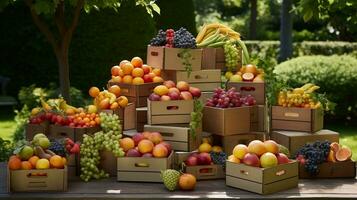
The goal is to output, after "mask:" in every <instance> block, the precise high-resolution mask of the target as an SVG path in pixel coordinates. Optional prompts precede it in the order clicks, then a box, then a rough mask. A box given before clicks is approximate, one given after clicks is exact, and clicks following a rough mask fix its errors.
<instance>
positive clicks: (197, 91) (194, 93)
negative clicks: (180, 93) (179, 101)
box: [189, 87, 201, 98]
mask: <svg viewBox="0 0 357 200" xmlns="http://www.w3.org/2000/svg"><path fill="white" fill-rule="evenodd" d="M189 91H190V93H191V94H192V96H193V97H196V98H199V97H200V96H201V90H200V89H198V88H196V87H190V89H189Z"/></svg>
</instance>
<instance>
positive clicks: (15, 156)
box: [9, 155, 20, 160]
mask: <svg viewBox="0 0 357 200" xmlns="http://www.w3.org/2000/svg"><path fill="white" fill-rule="evenodd" d="M14 158H18V159H20V157H19V156H17V155H12V156H10V158H9V160H12V159H14Z"/></svg>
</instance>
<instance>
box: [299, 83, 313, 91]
mask: <svg viewBox="0 0 357 200" xmlns="http://www.w3.org/2000/svg"><path fill="white" fill-rule="evenodd" d="M313 86H314V84H312V83H306V84H305V85H303V86H302V87H301V88H302V89H303V90H305V91H306V90H308V89H309V88H311V87H313Z"/></svg>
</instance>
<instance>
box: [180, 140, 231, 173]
mask: <svg viewBox="0 0 357 200" xmlns="http://www.w3.org/2000/svg"><path fill="white" fill-rule="evenodd" d="M226 159H227V157H226V154H225V153H224V152H223V150H222V147H220V146H212V145H211V144H209V143H207V142H203V143H202V144H201V145H200V146H199V148H198V152H193V153H192V154H190V155H189V156H188V157H187V159H186V160H185V164H186V165H187V166H196V165H211V164H216V165H223V166H225V163H226ZM202 170H206V169H202ZM201 172H204V171H201Z"/></svg>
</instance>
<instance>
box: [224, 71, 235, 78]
mask: <svg viewBox="0 0 357 200" xmlns="http://www.w3.org/2000/svg"><path fill="white" fill-rule="evenodd" d="M224 76H225V77H226V79H227V80H229V79H230V78H231V76H233V73H232V72H229V71H228V72H226V74H225V75H224Z"/></svg>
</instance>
